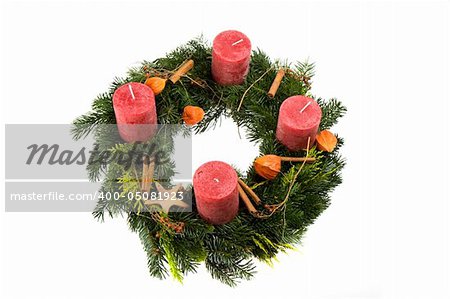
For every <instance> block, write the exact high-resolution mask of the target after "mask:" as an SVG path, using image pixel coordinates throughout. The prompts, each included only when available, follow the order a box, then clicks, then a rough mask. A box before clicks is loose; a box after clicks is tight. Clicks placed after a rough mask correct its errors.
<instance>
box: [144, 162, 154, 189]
mask: <svg viewBox="0 0 450 299" xmlns="http://www.w3.org/2000/svg"><path fill="white" fill-rule="evenodd" d="M154 172H155V161H154V159H150V157H149V156H145V157H144V162H143V169H142V184H141V189H142V192H150V188H151V186H152V180H153V174H154Z"/></svg>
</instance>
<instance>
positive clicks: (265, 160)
mask: <svg viewBox="0 0 450 299" xmlns="http://www.w3.org/2000/svg"><path fill="white" fill-rule="evenodd" d="M282 161H288V162H314V161H316V159H315V158H308V157H280V156H277V155H264V156H261V157H259V158H256V160H255V162H254V163H253V165H254V167H255V170H256V173H257V174H259V175H260V176H262V177H263V178H265V179H268V180H273V179H274V178H276V177H277V175H278V173H280V170H281V162H282Z"/></svg>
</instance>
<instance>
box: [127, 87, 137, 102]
mask: <svg viewBox="0 0 450 299" xmlns="http://www.w3.org/2000/svg"><path fill="white" fill-rule="evenodd" d="M128 88H129V89H130V93H131V97H132V98H133V101H134V100H136V98H135V97H134V92H133V88H131V84H128Z"/></svg>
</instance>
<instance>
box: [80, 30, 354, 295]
mask: <svg viewBox="0 0 450 299" xmlns="http://www.w3.org/2000/svg"><path fill="white" fill-rule="evenodd" d="M188 59H192V60H194V61H195V67H194V68H193V69H191V70H190V71H189V72H188V73H187V74H185V75H183V76H182V77H181V79H180V80H179V81H178V82H177V83H176V84H171V83H170V82H168V84H167V85H166V86H165V88H164V90H163V91H162V92H161V93H160V94H159V95H158V96H157V97H156V108H157V115H158V123H160V124H182V123H183V119H182V116H181V115H182V112H183V109H184V107H186V106H188V105H194V106H199V107H202V108H203V109H204V111H205V116H204V118H203V120H202V121H201V122H199V123H198V124H197V125H195V126H193V127H191V128H187V129H188V130H193V132H194V133H195V134H198V133H202V132H204V131H206V130H208V129H211V128H213V127H215V125H216V124H217V123H218V121H219V118H220V117H221V116H227V117H231V118H232V119H233V120H234V122H235V123H236V124H237V125H238V126H239V127H242V128H245V129H246V132H247V136H246V137H247V138H248V139H249V140H250V141H252V142H254V143H256V144H259V150H260V154H261V155H267V154H271V155H278V156H285V157H297V156H305V155H306V156H307V157H311V158H315V163H283V164H282V167H281V171H280V173H281V174H282V175H278V176H276V177H275V178H274V179H273V180H265V179H264V178H262V177H261V176H259V175H258V174H257V172H256V171H255V168H254V167H253V165H252V166H250V167H249V169H248V170H247V171H246V173H245V177H244V176H243V175H242V174H241V173H240V172H239V171H238V175H239V177H240V178H242V180H243V181H244V182H245V183H246V185H247V186H249V188H247V189H251V190H252V191H254V193H256V194H257V195H258V197H259V198H260V200H261V202H262V203H263V204H264V205H262V206H258V213H259V214H258V215H264V217H255V215H254V214H252V213H249V211H248V210H247V209H246V207H245V205H241V207H240V210H239V213H238V215H237V216H236V218H235V219H234V220H232V221H231V222H229V223H227V224H224V225H216V226H214V225H211V224H209V223H207V222H206V221H204V220H203V219H202V218H200V216H199V214H198V213H197V211H196V207H195V199H194V198H193V208H192V209H193V210H192V212H183V213H176V212H171V213H166V212H164V211H162V210H156V211H148V210H140V209H138V210H137V211H130V210H129V209H127V207H126V205H127V204H129V203H128V202H129V201H127V200H124V201H106V200H99V202H98V204H97V207H96V208H95V210H94V211H93V215H94V217H95V218H97V219H99V220H101V221H103V220H104V218H105V216H108V215H109V216H111V217H115V216H121V215H126V217H127V219H128V225H129V227H130V229H131V230H132V231H133V232H136V233H137V234H138V235H139V238H140V240H141V242H142V245H143V247H144V250H145V251H146V253H147V264H148V268H149V271H150V274H151V275H152V276H154V277H158V278H161V279H163V278H166V277H167V276H169V275H170V274H171V275H172V276H173V277H174V278H175V279H177V280H179V281H181V280H182V278H183V276H184V275H186V274H188V273H190V272H196V269H197V268H198V266H199V265H200V264H201V263H202V262H204V263H205V265H206V268H207V270H208V271H209V272H210V273H211V275H212V277H213V278H215V279H218V280H220V281H221V282H223V283H225V284H227V285H230V286H235V285H236V283H237V282H239V281H240V280H242V279H250V278H251V277H252V276H253V275H254V273H255V264H254V260H255V259H256V260H259V261H263V262H266V263H269V264H271V263H272V261H273V260H274V258H275V257H276V255H277V254H278V253H279V252H284V251H286V250H288V249H292V248H293V246H294V245H295V244H298V243H299V242H300V240H301V238H302V236H303V234H304V233H305V232H306V229H307V227H308V226H309V225H310V224H312V223H313V222H314V220H315V219H316V218H317V217H318V216H319V215H320V214H321V213H322V211H324V210H325V209H326V208H327V207H328V206H329V204H330V192H332V191H333V189H334V188H335V187H336V186H338V185H339V184H340V183H341V170H342V169H343V167H344V165H345V160H344V159H343V158H342V157H341V155H340V154H339V149H340V148H341V146H342V145H343V139H342V138H340V137H337V146H336V148H335V149H334V150H333V151H331V152H327V151H321V150H318V149H317V148H316V146H313V147H312V148H311V149H310V150H308V151H305V152H301V151H300V152H291V151H288V150H287V148H286V147H285V146H284V145H282V144H281V143H279V142H278V141H277V140H276V138H275V129H276V126H277V117H278V111H279V108H280V105H281V103H282V102H283V100H284V99H286V98H288V97H290V96H292V95H307V96H309V97H312V95H311V94H310V93H309V91H310V88H311V78H312V76H313V75H314V65H313V64H312V63H308V62H303V63H297V64H295V65H291V64H290V63H288V62H281V61H272V60H271V59H270V58H269V57H268V56H267V55H266V54H265V53H264V52H262V51H261V50H259V49H258V50H255V51H253V52H252V56H251V62H250V71H249V73H248V75H247V78H246V81H245V83H244V84H242V85H236V86H220V85H218V84H216V83H215V82H214V81H213V80H212V78H211V47H210V46H209V45H208V44H207V43H206V42H205V41H204V40H203V39H202V38H198V39H194V40H191V41H189V42H188V43H186V44H184V45H182V46H180V47H178V48H177V49H175V50H174V51H172V52H170V53H168V54H167V55H166V56H165V57H162V58H159V59H156V60H154V61H143V62H142V64H141V65H139V66H138V67H134V68H131V69H130V70H129V71H128V75H127V76H126V77H125V78H115V79H114V82H113V83H112V85H111V87H110V89H109V90H108V91H107V92H105V93H102V94H100V95H99V96H98V97H97V98H96V99H95V100H94V102H93V104H92V111H91V112H89V113H87V114H85V115H83V116H80V117H79V118H77V119H76V120H75V121H74V125H73V131H72V133H73V137H74V138H75V139H79V138H83V137H84V136H85V135H87V134H88V133H90V132H91V131H95V132H94V133H95V134H96V136H97V137H98V138H100V137H101V135H102V134H105V132H101V130H98V129H97V127H96V125H97V124H115V123H116V120H115V114H114V110H113V104H112V96H113V93H114V91H115V90H116V89H117V88H118V87H119V86H121V85H123V84H125V83H127V82H141V83H143V82H145V80H146V79H147V78H149V77H152V76H158V77H161V78H168V77H169V76H170V75H172V74H173V71H172V70H176V69H177V68H178V67H179V66H180V65H182V64H183V63H184V62H185V61H186V60H188ZM280 68H282V69H284V70H286V75H285V77H284V78H283V82H282V84H281V85H280V86H279V89H278V91H277V92H276V94H275V96H274V97H273V98H272V97H269V96H268V95H267V90H268V89H269V87H270V86H271V84H272V81H273V78H274V77H275V76H276V74H277V70H279V69H280ZM315 100H316V101H317V103H318V104H319V105H320V107H321V109H322V119H321V123H320V130H325V129H329V128H330V127H332V126H333V125H334V124H336V123H337V121H338V119H339V118H340V117H342V116H343V115H344V113H345V112H346V108H345V107H344V106H343V105H342V103H341V102H340V101H338V100H336V99H331V100H323V99H321V98H315ZM99 150H100V151H110V152H127V151H129V150H130V146H129V145H127V144H120V145H114V144H106V145H105V144H103V145H102V147H101V148H100V149H99ZM87 171H88V173H89V178H90V179H91V180H92V181H97V180H99V178H100V176H101V175H102V174H104V177H105V178H104V179H103V180H102V187H101V188H102V190H101V191H103V192H108V191H109V192H116V191H120V192H124V191H127V192H128V191H138V190H139V184H138V183H135V179H136V176H137V177H140V175H141V174H142V171H143V169H142V164H140V165H138V164H137V163H136V165H133V167H132V169H124V168H123V167H121V166H120V165H117V164H114V163H110V164H107V163H101V162H95V161H94V162H92V161H90V163H89V165H88V166H87ZM154 171H155V172H159V173H165V175H166V177H170V176H171V172H170V171H171V169H170V167H169V168H163V167H162V166H161V167H160V168H158V167H156V169H155V170H154ZM117 177H120V179H119V180H117ZM193 196H194V195H193ZM134 204H136V203H134Z"/></svg>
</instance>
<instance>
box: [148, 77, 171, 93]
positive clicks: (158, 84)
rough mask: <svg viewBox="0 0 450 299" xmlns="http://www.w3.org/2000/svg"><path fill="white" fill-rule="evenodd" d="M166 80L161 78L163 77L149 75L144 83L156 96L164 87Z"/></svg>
mask: <svg viewBox="0 0 450 299" xmlns="http://www.w3.org/2000/svg"><path fill="white" fill-rule="evenodd" d="M166 81H167V80H166V79H163V78H159V77H151V78H147V80H145V85H147V86H148V87H150V88H151V89H152V90H153V93H154V94H155V96H157V95H159V94H160V93H161V92H162V91H163V90H164V88H165V87H166Z"/></svg>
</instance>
